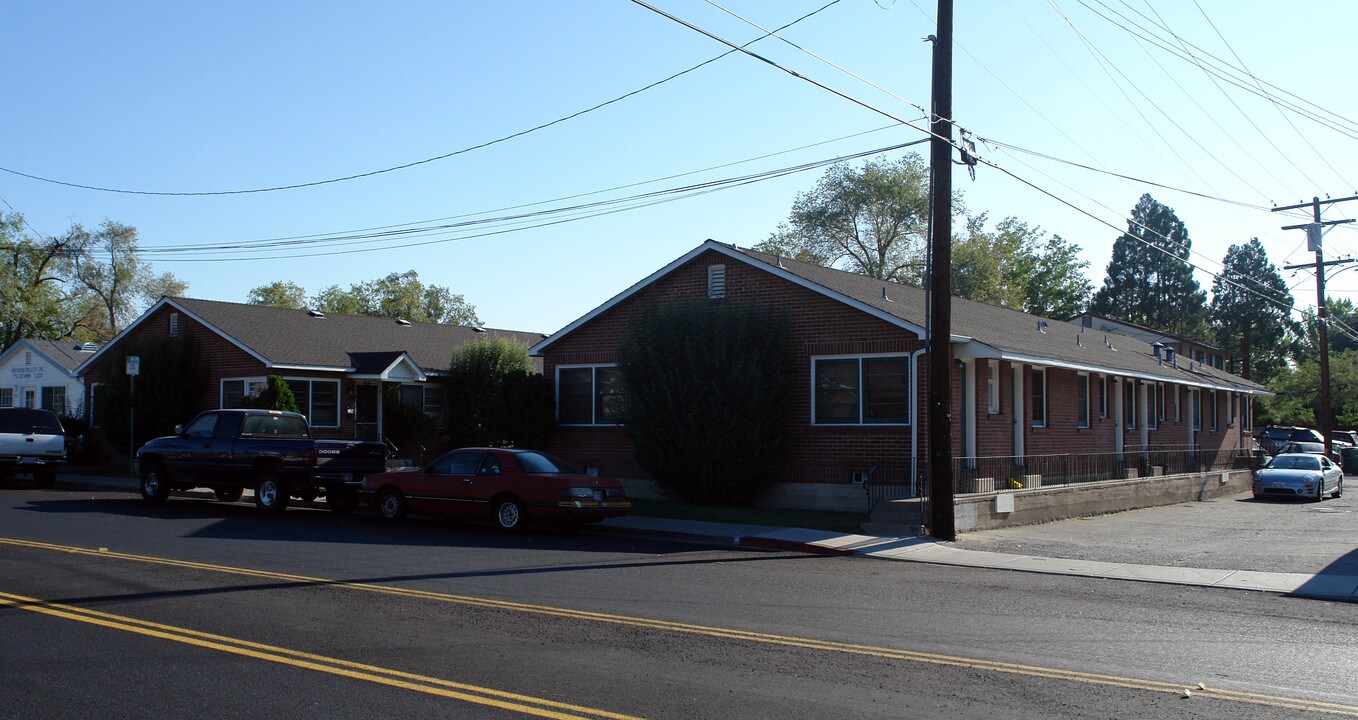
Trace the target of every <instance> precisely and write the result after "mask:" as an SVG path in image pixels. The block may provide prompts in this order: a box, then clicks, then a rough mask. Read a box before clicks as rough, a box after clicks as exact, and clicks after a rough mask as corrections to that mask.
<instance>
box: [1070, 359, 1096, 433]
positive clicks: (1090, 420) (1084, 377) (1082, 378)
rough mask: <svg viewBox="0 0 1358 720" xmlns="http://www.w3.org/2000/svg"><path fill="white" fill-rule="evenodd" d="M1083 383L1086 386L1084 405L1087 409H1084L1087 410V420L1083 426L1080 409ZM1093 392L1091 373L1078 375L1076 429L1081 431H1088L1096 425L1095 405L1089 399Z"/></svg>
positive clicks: (1076, 383)
mask: <svg viewBox="0 0 1358 720" xmlns="http://www.w3.org/2000/svg"><path fill="white" fill-rule="evenodd" d="M1081 383H1083V384H1084V388H1085V402H1084V405H1085V408H1084V409H1085V419H1084V423H1083V424H1081V423H1080V408H1079V403H1080V384H1081ZM1092 391H1093V383H1092V382H1090V379H1089V373H1087V372H1082V373H1078V374H1077V375H1076V377H1075V403H1076V407H1075V427H1077V428H1079V429H1081V430H1086V429H1088V428H1090V427H1092V426H1093V425H1094V403H1093V402H1092V400H1091V398H1090V397H1089V394H1090V393H1091V392H1092Z"/></svg>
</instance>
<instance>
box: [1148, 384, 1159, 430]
mask: <svg viewBox="0 0 1358 720" xmlns="http://www.w3.org/2000/svg"><path fill="white" fill-rule="evenodd" d="M1159 420H1160V383H1151V384H1150V385H1149V386H1148V387H1147V388H1146V428H1147V429H1149V430H1154V429H1156V428H1157V427H1159Z"/></svg>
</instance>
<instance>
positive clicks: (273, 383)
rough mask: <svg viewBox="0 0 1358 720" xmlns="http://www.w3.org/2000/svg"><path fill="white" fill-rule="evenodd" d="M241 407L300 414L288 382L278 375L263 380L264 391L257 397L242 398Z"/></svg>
mask: <svg viewBox="0 0 1358 720" xmlns="http://www.w3.org/2000/svg"><path fill="white" fill-rule="evenodd" d="M241 405H242V406H243V407H250V408H259V409H261V410H283V411H285V412H301V410H299V409H297V396H296V395H293V394H292V388H291V387H289V386H288V381H287V380H284V379H283V378H281V377H279V376H278V375H270V376H268V377H267V378H265V379H264V389H263V390H261V391H260V392H259V394H258V395H253V396H251V397H248V398H244V399H243V401H242V403H241Z"/></svg>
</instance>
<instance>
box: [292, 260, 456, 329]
mask: <svg viewBox="0 0 1358 720" xmlns="http://www.w3.org/2000/svg"><path fill="white" fill-rule="evenodd" d="M311 304H312V306H313V307H315V308H316V309H317V310H321V311H324V312H329V313H344V314H350V315H372V316H376V317H389V318H401V319H404V320H409V321H411V322H431V323H442V324H445V325H469V326H479V325H480V324H481V320H480V319H479V318H477V316H476V308H475V307H474V306H473V305H471V304H470V303H468V302H467V300H466V298H464V297H462V296H461V295H458V294H456V293H454V292H453V291H451V290H449V289H448V288H446V287H443V286H441V285H425V284H424V283H423V282H421V281H420V275H419V273H418V272H416V271H414V270H408V271H406V272H404V273H391V274H390V275H387V276H386V277H383V278H380V279H378V280H371V281H368V282H364V283H356V284H353V285H350V286H349V289H348V290H345V289H342V288H341V287H340V286H338V285H331V286H330V287H327V288H325V289H323V290H321V291H320V292H319V293H317V294H316V296H315V297H313V298H312V299H311Z"/></svg>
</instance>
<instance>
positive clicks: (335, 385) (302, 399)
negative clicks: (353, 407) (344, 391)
mask: <svg viewBox="0 0 1358 720" xmlns="http://www.w3.org/2000/svg"><path fill="white" fill-rule="evenodd" d="M284 380H285V381H286V382H287V383H288V389H290V390H292V396H293V397H294V398H297V409H298V410H299V411H300V412H301V413H302V414H303V415H305V416H306V417H307V421H308V422H310V423H311V426H312V427H339V425H340V411H339V381H338V380H313V379H311V378H284Z"/></svg>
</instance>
